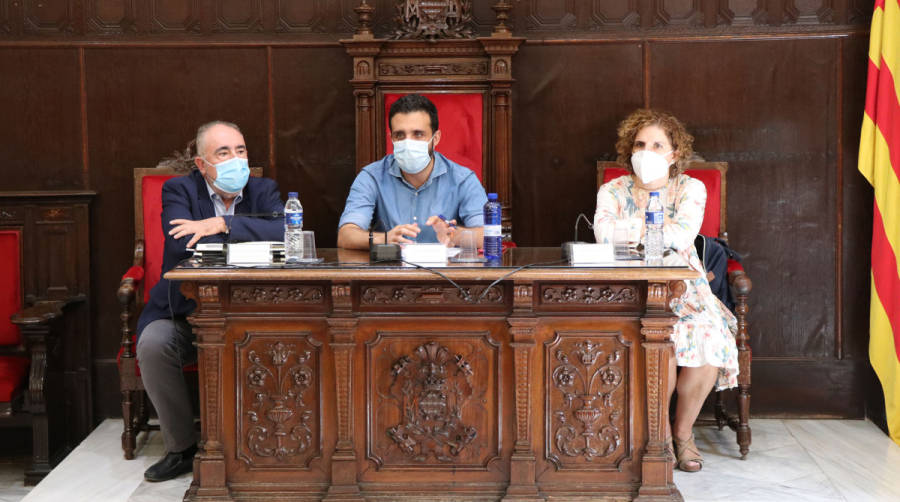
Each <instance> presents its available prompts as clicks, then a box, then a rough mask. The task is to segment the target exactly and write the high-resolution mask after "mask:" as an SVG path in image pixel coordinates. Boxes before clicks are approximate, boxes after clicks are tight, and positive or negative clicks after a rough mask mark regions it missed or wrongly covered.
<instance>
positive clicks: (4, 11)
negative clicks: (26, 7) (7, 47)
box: [0, 0, 19, 35]
mask: <svg viewBox="0 0 900 502" xmlns="http://www.w3.org/2000/svg"><path fill="white" fill-rule="evenodd" d="M18 6H19V2H14V1H13V0H0V34H5V35H8V34H10V33H13V32H14V31H18V30H16V29H15V28H14V27H13V24H14V22H13V19H14V18H15V14H16V13H18V9H17V7H18Z"/></svg>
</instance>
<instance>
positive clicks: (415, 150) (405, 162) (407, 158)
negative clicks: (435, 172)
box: [394, 136, 434, 174]
mask: <svg viewBox="0 0 900 502" xmlns="http://www.w3.org/2000/svg"><path fill="white" fill-rule="evenodd" d="M431 139H434V136H432V137H431ZM430 144H431V140H428V141H418V140H415V139H404V140H403V141H394V160H395V161H396V162H397V166H398V167H399V168H400V169H401V170H402V171H403V172H405V173H408V174H418V173H420V172H422V170H423V169H425V168H426V167H428V163H429V162H431V152H430V151H429V148H428V147H429V145H430Z"/></svg>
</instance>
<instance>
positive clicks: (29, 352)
mask: <svg viewBox="0 0 900 502" xmlns="http://www.w3.org/2000/svg"><path fill="white" fill-rule="evenodd" d="M22 242H23V235H22V231H21V230H20V229H18V228H16V229H3V228H0V426H3V427H31V432H32V458H31V463H30V465H29V466H28V467H27V468H26V470H25V484H36V483H37V482H38V481H40V480H41V479H42V478H43V477H44V476H45V475H46V474H47V473H48V472H50V468H51V464H52V462H53V460H54V459H53V458H51V454H52V452H53V449H52V446H51V435H52V434H51V430H50V427H49V425H50V424H49V422H50V420H49V418H50V417H49V415H50V414H55V422H54V426H56V427H60V426H62V419H63V416H62V415H63V411H62V409H61V408H62V400H63V396H62V392H61V390H62V389H61V388H60V386H59V385H58V381H57V384H53V385H50V384H49V383H48V373H51V372H55V373H61V371H60V370H59V368H57V367H56V366H57V365H55V364H54V365H53V367H51V366H50V365H51V363H52V362H53V361H55V360H56V359H58V358H55V357H51V356H52V352H53V349H54V347H55V346H56V342H57V340H58V338H59V332H60V328H62V326H61V323H60V321H61V320H62V317H63V308H64V307H66V306H67V305H68V304H69V303H72V302H75V301H82V300H83V299H84V298H83V297H72V298H65V299H59V300H37V301H34V302H33V303H32V304H31V305H25V301H24V295H23V291H24V289H23V283H22V280H23V274H22V269H23V259H22V256H23V253H22ZM48 411H54V413H48ZM56 435H57V436H58V435H59V434H56Z"/></svg>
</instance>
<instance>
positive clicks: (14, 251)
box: [0, 229, 22, 345]
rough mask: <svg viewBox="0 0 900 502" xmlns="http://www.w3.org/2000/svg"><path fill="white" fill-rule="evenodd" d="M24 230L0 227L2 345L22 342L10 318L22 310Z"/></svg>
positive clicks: (0, 330) (0, 323)
mask: <svg viewBox="0 0 900 502" xmlns="http://www.w3.org/2000/svg"><path fill="white" fill-rule="evenodd" d="M21 269H22V232H21V231H20V230H7V229H0V345H18V344H19V343H21V342H22V335H21V334H20V333H19V328H18V327H17V326H16V325H15V324H13V323H12V322H10V320H9V318H10V316H12V315H13V314H15V313H16V312H18V311H20V310H22V275H21Z"/></svg>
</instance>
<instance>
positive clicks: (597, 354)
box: [548, 339, 627, 465]
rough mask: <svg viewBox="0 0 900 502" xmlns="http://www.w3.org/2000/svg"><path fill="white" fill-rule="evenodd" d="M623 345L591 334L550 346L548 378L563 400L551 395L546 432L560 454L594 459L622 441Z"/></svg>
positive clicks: (572, 457)
mask: <svg viewBox="0 0 900 502" xmlns="http://www.w3.org/2000/svg"><path fill="white" fill-rule="evenodd" d="M625 350H626V348H625V347H624V346H621V345H618V344H616V343H615V342H614V341H612V340H603V341H594V340H590V339H583V340H580V341H576V342H574V343H571V344H569V343H567V344H564V345H563V346H560V347H557V348H555V349H551V354H552V357H553V358H554V359H555V361H554V364H555V365H556V366H555V367H554V368H553V369H552V372H551V374H550V380H551V382H552V385H553V386H554V387H555V388H556V392H558V393H559V394H557V399H558V398H561V400H559V401H556V400H555V402H557V403H558V404H557V405H556V406H554V408H555V409H553V410H552V414H553V417H554V424H553V429H552V431H551V432H550V433H551V434H552V441H553V444H554V446H555V449H556V451H557V452H559V453H561V454H562V455H563V456H564V457H563V458H566V457H568V458H570V459H574V458H581V459H583V461H587V462H593V461H594V460H595V459H596V458H601V457H609V456H610V455H612V454H613V453H615V452H616V451H617V450H619V447H620V446H621V445H622V435H623V431H622V427H623V425H624V423H623V416H622V409H621V403H622V400H623V399H624V392H625V391H624V389H623V387H622V383H623V381H624V377H625V364H626V360H627V358H626V354H625V353H624V351H625ZM548 411H550V410H548ZM550 460H552V461H554V463H556V464H557V465H562V464H566V463H570V461H566V460H562V459H559V458H558V457H557V456H556V455H551V458H550Z"/></svg>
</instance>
